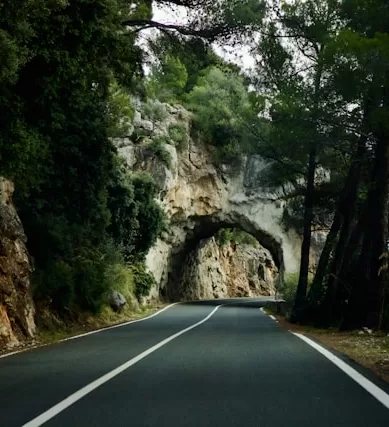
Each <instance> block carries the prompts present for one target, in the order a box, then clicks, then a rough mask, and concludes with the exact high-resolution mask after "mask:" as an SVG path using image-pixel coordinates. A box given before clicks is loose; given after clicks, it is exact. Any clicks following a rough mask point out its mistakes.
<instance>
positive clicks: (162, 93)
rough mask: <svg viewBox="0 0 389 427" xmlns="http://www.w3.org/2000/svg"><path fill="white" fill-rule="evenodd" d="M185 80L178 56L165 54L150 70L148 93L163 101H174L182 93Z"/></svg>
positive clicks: (186, 79)
mask: <svg viewBox="0 0 389 427" xmlns="http://www.w3.org/2000/svg"><path fill="white" fill-rule="evenodd" d="M187 81H188V73H187V71H186V67H185V65H184V64H183V63H182V62H181V61H180V59H179V58H178V57H176V56H173V55H170V54H167V55H166V56H165V57H164V58H162V60H161V61H160V62H158V63H157V64H156V65H154V67H153V68H152V70H151V78H150V79H149V81H148V84H147V89H148V94H149V96H150V97H151V98H157V99H159V100H160V101H163V102H174V101H175V100H177V99H178V98H179V97H180V96H181V95H182V94H183V93H184V88H185V86H186V84H187Z"/></svg>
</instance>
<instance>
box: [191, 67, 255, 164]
mask: <svg viewBox="0 0 389 427" xmlns="http://www.w3.org/2000/svg"><path fill="white" fill-rule="evenodd" d="M186 106H187V108H188V109H189V110H191V111H193V112H194V113H195V117H194V129H195V130H197V131H198V132H200V135H201V138H202V139H205V141H207V142H209V143H212V144H213V145H215V146H216V148H217V150H216V154H215V161H216V162H218V163H227V164H235V165H236V166H239V162H240V160H241V155H240V154H242V153H244V152H247V151H250V148H251V147H250V145H251V144H252V143H253V141H252V140H251V139H250V138H251V132H250V131H249V129H248V126H247V123H248V122H249V121H250V120H251V119H254V117H255V116H254V115H253V111H252V109H251V104H250V98H249V94H248V91H247V89H246V87H245V84H244V81H243V78H242V77H240V76H239V75H238V74H236V73H234V72H232V71H230V70H227V69H226V70H222V69H220V68H215V67H211V68H209V69H207V70H205V71H204V73H203V75H202V76H201V77H199V79H198V81H197V84H196V86H195V87H194V88H193V90H192V91H191V92H190V93H189V94H188V95H187V97H186Z"/></svg>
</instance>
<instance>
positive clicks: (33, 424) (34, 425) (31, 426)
mask: <svg viewBox="0 0 389 427" xmlns="http://www.w3.org/2000/svg"><path fill="white" fill-rule="evenodd" d="M220 307H222V305H218V306H217V307H215V308H214V309H213V310H212V311H211V313H210V314H208V316H206V317H205V318H204V319H203V320H200V321H199V322H197V323H195V324H193V325H191V326H189V327H187V328H185V329H183V330H181V331H179V332H177V333H175V334H173V335H171V336H170V337H168V338H166V339H164V340H162V341H160V342H159V343H158V344H156V345H154V346H152V347H150V348H149V349H147V350H145V351H144V352H142V353H140V354H138V356H135V357H133V358H132V359H130V360H128V361H127V362H125V363H123V364H122V365H120V366H118V367H117V368H115V369H113V370H112V371H110V372H108V373H107V374H105V375H103V376H102V377H100V378H98V379H97V380H95V381H93V382H91V383H90V384H88V385H86V386H85V387H83V388H81V389H80V390H78V391H76V392H75V393H73V394H71V395H70V396H68V397H67V398H66V399H64V400H62V401H61V402H59V403H57V404H56V405H54V406H52V407H51V408H50V409H48V410H47V411H45V412H43V413H42V414H41V415H38V416H37V417H36V418H34V419H32V420H31V421H29V422H27V423H26V424H24V425H23V426H22V427H39V426H41V425H42V424H44V423H45V422H47V421H49V420H51V419H52V418H54V417H55V416H56V415H58V414H59V413H60V412H62V411H64V410H65V409H66V408H68V407H69V406H71V405H73V404H74V403H76V402H77V401H78V400H80V399H82V398H83V397H84V396H86V395H87V394H89V393H91V392H92V391H93V390H95V389H96V388H98V387H100V386H101V385H103V384H105V383H106V382H108V381H109V380H111V379H112V378H114V377H116V376H117V375H119V374H121V373H122V372H124V371H125V370H126V369H128V368H130V367H131V366H133V365H135V364H136V363H138V362H139V361H140V360H142V359H144V358H145V357H147V356H149V355H150V354H151V353H154V352H155V351H156V350H158V349H160V348H161V347H163V346H164V345H166V344H168V343H169V342H170V341H173V340H175V339H176V338H178V337H180V336H181V335H183V334H185V333H187V332H189V331H191V330H192V329H194V328H197V327H198V326H200V325H202V324H203V323H205V322H206V321H207V320H209V319H210V318H211V317H212V316H213V315H214V314H215V312H216V311H217V310H218V309H219V308H220Z"/></svg>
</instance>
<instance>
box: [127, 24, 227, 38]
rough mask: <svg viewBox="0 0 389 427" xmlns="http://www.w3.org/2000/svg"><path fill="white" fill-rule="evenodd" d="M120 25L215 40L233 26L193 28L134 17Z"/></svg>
mask: <svg viewBox="0 0 389 427" xmlns="http://www.w3.org/2000/svg"><path fill="white" fill-rule="evenodd" d="M122 25H123V26H125V27H138V28H137V29H135V31H136V32H139V31H143V30H145V29H148V28H157V29H160V30H173V31H177V32H178V33H180V34H182V35H185V36H194V37H201V38H205V39H208V40H215V39H216V38H217V37H220V36H225V35H227V34H229V33H231V30H232V29H233V28H231V27H228V26H227V25H216V26H214V27H212V28H203V29H194V28H190V27H187V26H182V25H176V24H163V23H162V22H157V21H153V20H149V19H134V20H127V21H123V22H122Z"/></svg>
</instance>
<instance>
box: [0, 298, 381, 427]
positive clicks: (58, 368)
mask: <svg viewBox="0 0 389 427" xmlns="http://www.w3.org/2000/svg"><path fill="white" fill-rule="evenodd" d="M222 303H225V304H228V305H224V306H221V307H219V308H218V309H217V310H216V306H217V305H219V304H222ZM262 305H263V301H261V300H257V301H253V300H239V301H233V300H228V301H220V300H217V301H212V302H201V303H192V304H180V305H176V306H173V307H171V308H169V309H167V310H165V311H164V312H162V313H160V314H158V315H157V316H155V317H152V318H150V319H148V320H144V321H142V322H137V323H133V324H130V325H127V326H122V327H119V328H114V329H108V330H105V331H102V332H99V333H97V334H93V335H88V336H85V337H82V338H79V339H75V340H70V341H66V342H63V343H59V344H56V345H52V346H49V347H42V348H40V349H36V350H33V351H28V352H24V353H20V354H16V355H13V356H10V357H6V358H3V359H0V426H1V427H21V426H24V425H26V426H28V427H37V426H39V425H44V426H47V427H93V426H104V427H108V426H123V427H124V426H126V427H129V426H166V427H174V426H193V427H203V426H204V427H205V426H213V427H215V426H221V427H228V426H239V427H246V426H256V427H257V426H258V427H281V426H282V427H284V426H289V427H294V426H296V427H297V426H298V427H303V426H307V427H308V426H309V427H312V426H314V427H333V426H350V427H351V426H352V427H374V426H377V427H381V426H382V427H384V426H385V427H388V426H389V409H387V408H386V407H385V406H384V405H383V404H382V403H380V402H379V401H378V400H377V399H376V398H375V397H374V396H373V395H371V394H370V393H369V392H368V391H366V390H365V389H364V388H362V387H361V386H360V385H359V384H357V383H356V382H355V381H354V379H353V378H352V377H350V376H349V375H347V374H346V373H344V372H343V371H342V370H340V369H339V368H338V367H337V366H336V365H335V364H333V363H332V362H331V361H330V360H328V359H327V358H326V357H324V356H323V355H322V354H321V353H319V352H318V351H317V350H316V349H314V348H312V347H311V346H310V345H308V344H307V343H305V342H304V341H302V340H301V339H300V338H298V337H296V336H295V335H293V334H291V333H290V332H288V331H286V330H284V329H282V328H281V327H280V326H279V325H278V323H276V322H275V321H274V320H273V319H271V318H270V317H269V316H267V315H266V314H264V313H263V312H262V311H261V310H260V309H259V308H260V307H261V306H262ZM211 313H212V314H211ZM201 321H203V322H202V323H199V322H201ZM192 326H194V327H192ZM191 327H192V328H191ZM190 328H191V329H190ZM169 337H170V340H166V339H167V338H169ZM157 344H159V347H158V346H157V347H155V346H156V345H157ZM150 349H151V350H150ZM139 355H141V356H139ZM137 356H139V357H138V358H137V359H135V360H134V358H136V357H137ZM138 359H140V360H138ZM129 361H130V362H129ZM348 363H350V362H348ZM119 367H121V368H120V369H119V370H118V369H117V368H119ZM353 367H354V368H356V369H357V370H358V371H359V372H360V373H362V374H363V375H365V376H367V377H368V378H369V379H370V380H371V381H372V382H373V383H374V384H376V385H378V386H379V387H380V388H381V391H382V393H383V395H384V398H385V393H388V394H389V387H388V386H387V385H386V384H385V383H383V382H382V381H380V380H379V379H377V378H375V377H374V376H373V375H372V374H370V373H368V372H366V371H365V370H364V369H363V368H360V367H358V366H353ZM107 373H109V375H108V377H107V376H105V377H104V375H106V374H107ZM110 376H111V377H112V378H111V377H110ZM98 379H100V383H94V381H96V380H98ZM91 384H92V385H91ZM93 384H94V385H93ZM97 385H99V386H97ZM85 386H87V387H85ZM69 396H70V397H69ZM388 397H389V396H388ZM66 398H68V400H65V399H66ZM64 400H65V402H64ZM53 407H54V409H52V410H51V412H50V411H49V412H48V413H46V411H47V410H49V409H50V408H53ZM42 413H46V419H47V421H45V422H44V423H43V424H42V422H43V421H42V418H39V416H41V414H42ZM37 417H38V418H37Z"/></svg>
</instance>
